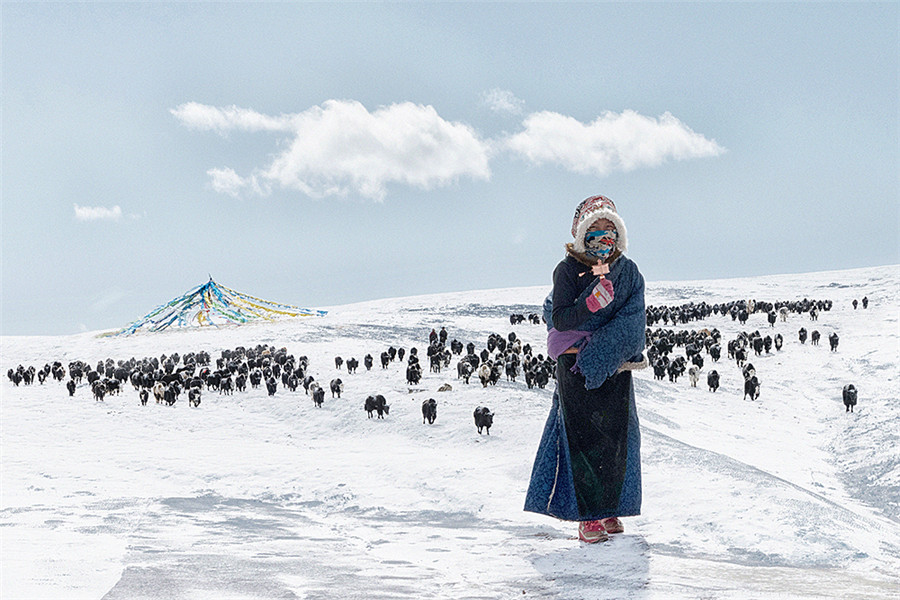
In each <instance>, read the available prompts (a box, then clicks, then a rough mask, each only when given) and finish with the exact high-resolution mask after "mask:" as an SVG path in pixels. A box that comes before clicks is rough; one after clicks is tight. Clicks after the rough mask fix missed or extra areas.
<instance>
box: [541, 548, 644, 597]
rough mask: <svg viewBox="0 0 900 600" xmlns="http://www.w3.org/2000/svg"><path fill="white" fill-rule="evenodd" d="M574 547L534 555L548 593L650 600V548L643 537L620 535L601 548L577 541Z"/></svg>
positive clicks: (559, 595)
mask: <svg viewBox="0 0 900 600" xmlns="http://www.w3.org/2000/svg"><path fill="white" fill-rule="evenodd" d="M567 541H569V540H567ZM571 543H572V546H571V547H570V548H564V549H557V550H551V551H549V552H547V553H535V554H532V555H531V562H532V564H533V565H534V568H535V570H536V571H537V572H538V573H540V574H541V575H543V577H544V580H545V582H546V585H547V588H549V589H548V590H547V591H551V592H553V594H554V595H555V596H557V597H563V598H579V599H588V598H615V599H619V598H647V597H649V591H648V585H649V582H650V545H649V544H648V543H647V541H646V540H645V539H644V537H643V536H641V535H637V534H628V533H625V534H616V535H611V536H610V538H609V540H608V541H606V542H601V543H597V544H585V543H582V542H579V541H578V539H577V538H574V537H573V538H571Z"/></svg>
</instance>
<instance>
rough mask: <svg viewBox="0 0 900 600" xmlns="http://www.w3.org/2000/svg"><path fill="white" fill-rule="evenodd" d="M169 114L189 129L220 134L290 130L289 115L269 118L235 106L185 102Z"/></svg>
mask: <svg viewBox="0 0 900 600" xmlns="http://www.w3.org/2000/svg"><path fill="white" fill-rule="evenodd" d="M169 112H171V113H172V114H173V115H174V116H175V118H176V119H178V120H179V121H181V122H182V123H183V124H184V125H185V126H186V127H188V128H190V129H199V130H201V131H202V130H209V131H215V132H217V133H220V134H225V133H226V132H228V131H230V130H232V129H238V130H243V131H282V132H285V131H290V130H291V115H281V116H278V117H270V116H268V115H264V114H261V113H258V112H256V111H255V110H252V109H247V108H238V107H237V106H229V107H226V108H216V107H215V106H207V105H205V104H200V103H198V102H187V103H185V104H182V105H180V106H178V107H176V108H173V109H172V110H170V111H169Z"/></svg>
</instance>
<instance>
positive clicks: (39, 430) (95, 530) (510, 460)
mask: <svg viewBox="0 0 900 600" xmlns="http://www.w3.org/2000/svg"><path fill="white" fill-rule="evenodd" d="M547 291H548V288H546V287H531V288H519V289H504V290H482V291H473V292H460V293H452V294H439V295H431V296H418V297H412V298H397V299H390V300H380V301H373V302H365V303H359V304H353V305H346V306H338V307H332V308H331V309H330V312H329V314H328V315H327V316H326V317H323V318H307V319H294V320H287V321H281V322H278V323H275V324H266V325H252V326H245V327H228V328H222V329H218V330H216V329H213V330H196V331H173V332H164V333H159V334H138V335H135V336H131V337H115V338H101V337H97V335H96V333H87V334H81V335H74V336H60V337H8V336H7V337H3V338H2V340H0V341H2V361H0V367H2V370H3V373H4V374H5V373H6V370H7V369H9V368H15V367H16V366H17V365H18V364H23V365H25V366H29V365H34V366H35V367H36V368H40V367H42V366H43V365H44V364H45V363H48V362H52V361H54V360H59V361H61V362H62V363H63V364H65V365H68V363H69V362H70V361H72V360H76V359H80V360H84V361H86V362H89V363H91V364H95V363H96V362H98V361H100V360H105V359H106V358H113V359H114V360H122V359H128V358H131V357H137V358H141V357H144V356H159V355H161V354H164V353H165V354H171V353H173V352H180V353H181V354H184V353H186V352H196V351H200V350H206V351H208V352H210V354H212V355H213V356H214V357H215V356H218V354H219V352H221V350H223V349H231V348H235V347H237V346H245V347H250V346H255V345H257V344H269V345H274V346H276V347H286V348H287V349H288V351H289V352H290V353H292V354H294V355H296V356H300V355H307V356H308V357H309V359H310V373H311V374H312V375H314V376H315V377H316V379H317V380H319V381H320V382H325V383H327V382H328V381H329V380H330V379H331V378H333V377H336V376H340V377H341V378H342V379H343V381H344V383H345V393H344V395H343V398H341V399H332V398H331V394H330V393H328V394H327V399H326V402H325V405H324V407H323V408H321V409H317V408H315V407H314V406H313V403H312V400H311V399H310V397H309V396H307V395H305V394H304V392H303V389H302V387H301V388H300V389H299V391H298V392H296V393H291V392H289V391H287V390H286V389H284V388H282V387H281V386H279V390H278V393H277V394H276V395H275V396H274V397H271V398H270V397H268V396H267V394H266V391H265V389H264V387H263V388H260V389H258V390H250V391H247V392H245V393H235V394H234V395H233V396H220V395H218V394H217V393H215V392H204V394H203V399H202V404H201V405H200V407H199V408H196V409H192V408H189V407H188V406H187V401H186V398H185V396H184V395H182V397H181V399H180V400H179V401H178V402H177V403H176V405H175V406H174V407H166V406H163V405H158V404H156V403H155V402H154V401H153V400H152V399H151V401H150V403H149V404H148V405H147V406H141V405H140V403H139V401H138V395H137V392H136V391H134V389H133V388H132V387H131V386H130V384H127V385H126V386H125V391H124V392H123V393H122V394H121V395H119V396H107V398H106V400H105V401H104V402H95V401H94V400H93V398H92V397H91V393H90V390H89V388H88V387H87V386H86V385H82V386H81V387H80V388H79V389H78V390H77V391H76V394H75V397H74V398H69V397H68V393H67V392H66V390H65V387H64V386H63V385H62V384H61V383H57V382H53V381H52V380H48V381H47V382H46V383H45V384H44V385H38V383H37V382H35V384H34V385H32V386H28V387H25V386H20V387H14V386H13V384H12V383H11V382H10V381H8V380H7V378H6V377H5V376H4V378H3V381H2V383H0V393H2V423H0V426H2V431H0V434H2V441H0V451H2V479H0V485H2V488H0V492H2V497H0V552H2V556H0V558H2V573H0V575H2V578H0V596H2V598H4V599H9V600H12V599H18V598H22V599H29V600H30V599H35V598H66V599H68V598H108V599H118V598H128V599H140V598H152V599H163V598H165V599H170V598H186V599H192V600H193V599H216V600H220V599H226V600H228V599H233V598H234V599H236V598H242V599H243V598H512V597H522V598H533V597H541V598H550V597H553V598H557V597H558V598H573V599H575V598H578V599H582V598H659V599H669V598H705V599H712V598H754V599H756V598H762V599H770V598H771V599H774V598H867V599H868V598H897V597H898V596H900V576H898V573H900V443H898V442H900V439H898V437H900V434H898V432H900V427H898V424H900V400H898V389H900V386H898V375H900V324H898V323H900V321H898V318H900V302H898V299H900V267H898V266H897V265H892V266H886V267H878V268H867V269H856V270H852V271H840V272H827V273H811V274H803V275H783V276H771V277H756V278H746V279H730V280H715V281H696V282H649V283H648V290H647V303H648V304H654V305H660V304H669V305H680V304H682V303H685V302H688V301H695V302H699V301H704V300H705V301H707V302H725V301H731V300H739V299H747V298H754V299H757V300H763V301H771V302H774V301H778V300H799V299H802V298H804V297H806V298H814V299H822V300H825V299H830V300H832V301H833V302H834V307H833V309H832V310H831V311H828V312H823V313H821V315H820V317H819V320H818V321H816V322H811V321H810V320H809V318H808V317H807V316H799V315H796V314H792V315H791V316H790V317H789V319H788V321H787V322H786V323H782V322H781V321H780V320H779V322H778V323H776V325H775V327H774V332H781V333H782V335H783V336H784V338H785V345H784V348H783V349H782V350H781V351H780V352H776V351H774V350H773V351H772V353H771V354H769V355H763V356H760V357H756V356H752V355H751V358H750V361H751V362H753V364H754V365H755V367H756V370H757V372H758V375H759V378H760V380H761V384H762V388H761V395H760V398H759V399H758V400H757V401H751V400H744V399H743V398H742V397H743V389H742V385H741V383H742V378H741V374H740V371H739V369H738V367H737V366H736V365H735V364H734V362H733V361H731V360H728V359H727V358H725V357H724V356H723V359H722V360H721V361H720V362H719V363H718V364H713V363H712V362H711V361H710V359H709V357H706V360H707V362H706V366H705V368H704V373H705V372H706V371H708V370H709V369H711V368H715V369H717V370H718V371H719V373H720V374H721V376H722V387H721V388H720V389H719V391H718V392H716V393H711V392H709V391H708V390H707V388H706V386H705V385H704V383H705V375H704V376H703V377H701V382H700V384H699V385H698V387H697V388H692V387H690V383H689V381H688V378H687V377H683V378H681V379H679V381H678V382H677V383H670V382H669V381H668V380H665V381H659V382H658V381H654V380H653V377H652V371H650V370H646V371H643V372H640V373H638V374H637V375H636V384H635V385H636V391H637V403H638V409H639V415H640V419H641V431H642V441H643V445H642V455H643V478H644V486H643V487H644V505H643V514H642V515H641V516H640V517H635V518H630V519H626V520H625V526H626V532H625V533H624V534H621V535H616V536H613V537H612V539H611V540H610V541H609V542H607V543H604V544H597V545H593V546H586V545H583V544H581V543H580V542H578V540H577V539H576V538H575V537H574V534H575V527H574V525H573V524H572V523H566V522H561V521H557V520H554V519H551V518H546V517H541V516H538V515H534V514H530V513H525V512H523V511H522V504H523V501H524V495H525V490H526V488H527V485H528V478H529V475H530V473H531V466H532V460H533V458H534V453H535V451H536V449H537V445H538V441H539V439H540V435H541V431H542V429H543V425H544V421H545V419H546V417H547V411H548V408H549V405H550V399H551V395H552V385H553V384H552V382H551V385H550V386H548V388H547V389H545V390H538V389H534V390H528V389H527V387H526V385H525V383H524V380H523V379H522V378H520V379H519V380H518V382H515V383H512V382H507V381H505V378H504V379H503V380H501V382H500V383H499V384H498V385H497V386H495V387H488V388H486V389H483V388H482V387H481V385H480V384H479V383H478V382H477V378H473V379H472V383H471V384H469V385H465V384H463V383H462V382H461V381H457V379H456V368H455V364H456V359H454V361H453V363H452V364H451V367H450V369H449V370H445V371H444V372H442V373H440V374H432V373H429V372H428V369H427V365H425V374H424V378H423V380H422V382H421V384H420V385H417V386H414V389H410V387H409V386H407V385H406V383H405V361H404V363H403V364H401V363H400V362H399V361H395V362H393V363H391V365H390V367H389V368H388V369H385V370H382V369H381V367H380V364H379V361H378V357H379V355H380V353H381V352H382V351H383V350H385V349H387V347H388V346H390V345H394V346H395V347H398V348H399V347H403V348H406V349H409V348H410V347H412V346H415V347H418V348H419V350H420V351H422V352H424V350H425V347H426V346H427V335H428V333H429V331H430V330H431V329H432V327H435V328H437V329H440V327H441V326H446V327H447V330H448V332H449V334H450V339H452V338H457V339H459V340H460V341H462V342H463V343H464V344H465V343H468V342H469V341H472V342H475V344H476V345H477V347H478V349H479V350H480V349H481V348H483V347H484V346H485V344H486V340H487V336H488V334H490V333H499V334H501V335H504V336H506V335H507V334H508V333H509V332H510V331H515V332H516V334H517V335H518V336H519V337H520V338H521V339H523V341H525V342H529V343H531V345H532V346H533V347H534V348H535V353H537V352H546V337H545V336H546V333H545V329H544V326H543V325H531V324H528V323H527V322H526V323H523V324H520V325H516V326H511V325H510V324H509V320H508V316H509V315H510V314H511V313H513V312H522V313H525V314H527V313H529V312H539V307H540V304H541V303H542V301H543V298H544V296H545V295H546V293H547ZM864 295H865V296H868V298H869V300H870V304H869V307H868V309H865V310H863V309H862V307H860V308H859V309H857V310H854V309H853V308H852V306H851V301H852V299H854V298H856V299H861V298H862V297H863V296H864ZM660 326H662V325H660ZM713 327H716V328H718V329H719V330H720V331H721V332H722V337H723V340H726V341H727V340H729V339H732V338H734V337H735V336H736V334H737V333H738V332H740V331H747V332H751V331H754V330H757V329H758V330H759V331H760V332H763V334H764V335H765V334H766V333H772V334H773V335H774V333H773V331H772V330H771V329H770V328H769V325H768V323H767V322H766V318H765V315H764V314H762V313H757V314H754V315H752V316H751V317H750V321H749V322H748V323H747V324H746V326H744V327H741V326H740V324H739V323H737V322H734V321H732V319H731V318H730V317H723V316H713V317H710V318H709V319H706V320H703V321H697V322H693V323H689V324H687V325H684V326H678V327H677V328H687V329H702V328H710V329H711V328H713ZM800 327H806V328H807V329H809V330H810V331H812V330H813V329H818V330H819V331H820V332H822V342H821V344H820V345H819V346H811V345H810V343H809V342H807V343H806V344H805V345H801V344H800V343H799V341H798V339H797V331H798V330H799V328H800ZM832 331H835V332H837V333H838V334H839V335H840V345H839V348H838V351H837V352H831V351H830V350H829V347H828V340H827V336H828V334H829V333H831V332H832ZM677 352H678V353H683V348H678V349H677ZM366 353H371V354H372V355H373V356H374V357H375V366H374V367H373V368H372V370H371V371H369V372H366V370H365V368H364V367H363V366H362V358H363V356H364V355H365V354H366ZM724 354H725V352H724V349H723V355H724ZM337 355H339V356H342V357H344V358H345V359H346V358H349V357H351V356H353V357H356V358H357V359H359V360H360V363H361V364H360V369H359V371H358V372H357V373H356V374H355V375H348V374H347V372H346V370H343V371H338V370H336V369H335V367H334V357H335V356H337ZM443 383H450V384H451V385H452V386H453V390H452V391H450V392H441V393H439V392H437V389H438V387H439V386H440V385H441V384H443ZM847 383H854V384H855V385H856V386H857V388H858V389H859V398H860V399H859V404H858V406H857V407H856V412H854V413H847V412H845V410H844V406H843V405H842V403H841V389H842V387H843V386H844V385H845V384H847ZM376 393H380V394H384V395H385V396H386V397H387V399H388V402H389V404H390V405H391V411H390V414H389V415H388V416H387V417H386V418H385V419H384V420H377V419H368V418H367V417H366V413H365V411H364V410H363V408H362V404H363V399H364V398H365V397H366V396H367V395H369V394H376ZM426 398H435V399H436V400H437V402H438V418H437V421H436V422H435V424H434V425H430V426H429V425H423V424H422V419H421V410H420V406H421V402H422V401H423V400H424V399H426ZM478 405H486V406H489V407H490V408H491V409H492V410H493V411H494V412H495V415H496V416H495V420H494V426H493V428H492V429H491V432H490V436H487V435H478V433H477V432H476V429H475V426H474V421H473V418H472V411H473V410H474V408H475V407H476V406H478Z"/></svg>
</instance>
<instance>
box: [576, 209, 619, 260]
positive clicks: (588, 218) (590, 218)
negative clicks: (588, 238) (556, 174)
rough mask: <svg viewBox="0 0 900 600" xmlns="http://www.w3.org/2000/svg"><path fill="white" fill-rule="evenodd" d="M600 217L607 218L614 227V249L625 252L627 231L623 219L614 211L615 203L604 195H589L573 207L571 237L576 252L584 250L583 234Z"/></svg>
mask: <svg viewBox="0 0 900 600" xmlns="http://www.w3.org/2000/svg"><path fill="white" fill-rule="evenodd" d="M600 219H609V220H610V221H611V222H612V223H613V225H615V227H616V235H617V236H618V240H617V242H616V249H618V250H620V251H621V252H623V253H624V252H625V251H626V250H627V249H628V233H627V231H626V230H625V221H623V220H622V217H620V216H619V213H618V212H616V205H615V204H613V201H612V200H610V199H609V198H607V197H606V196H591V197H590V198H585V199H584V200H582V201H581V203H580V204H579V205H578V208H576V209H575V218H574V220H573V221H572V237H574V238H575V242H574V244H573V246H574V248H575V251H576V252H581V253H584V252H585V246H584V236H585V234H586V233H587V230H588V229H590V227H591V225H593V224H594V222H596V221H599V220H600Z"/></svg>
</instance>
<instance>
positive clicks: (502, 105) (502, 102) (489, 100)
mask: <svg viewBox="0 0 900 600" xmlns="http://www.w3.org/2000/svg"><path fill="white" fill-rule="evenodd" d="M481 102H482V104H484V105H485V106H487V107H488V108H489V109H491V110H492V111H494V112H497V113H505V114H511V115H520V114H522V111H523V110H524V108H525V101H524V100H520V99H519V98H516V96H515V94H513V93H512V92H510V91H508V90H501V89H500V88H494V89H492V90H488V91H487V92H484V93H483V94H482V95H481Z"/></svg>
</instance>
